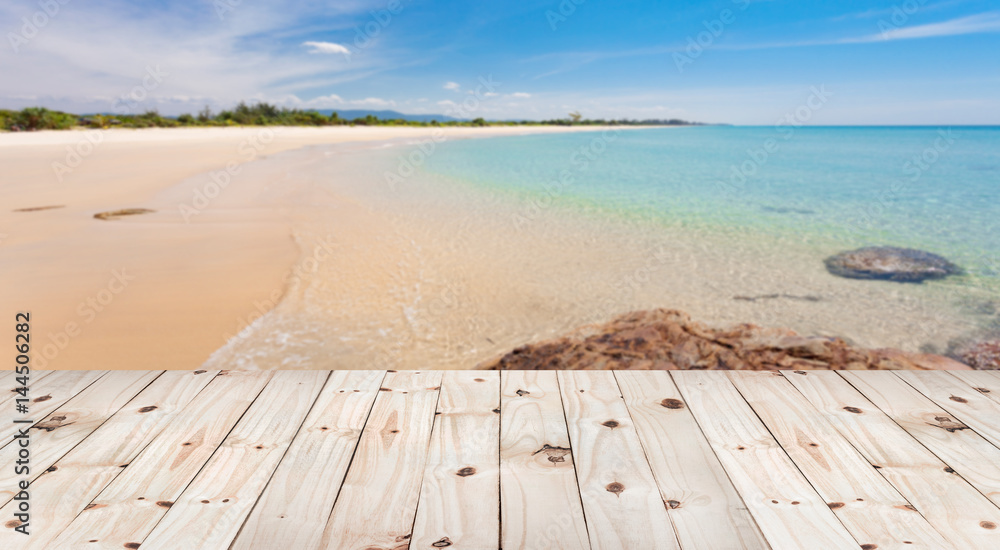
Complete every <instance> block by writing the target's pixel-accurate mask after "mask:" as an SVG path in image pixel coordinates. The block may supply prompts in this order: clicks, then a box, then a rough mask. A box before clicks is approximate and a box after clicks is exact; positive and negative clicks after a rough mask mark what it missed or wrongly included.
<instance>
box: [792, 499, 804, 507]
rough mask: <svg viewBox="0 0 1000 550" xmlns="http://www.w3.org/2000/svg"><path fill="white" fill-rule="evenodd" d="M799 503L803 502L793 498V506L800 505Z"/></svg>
mask: <svg viewBox="0 0 1000 550" xmlns="http://www.w3.org/2000/svg"><path fill="white" fill-rule="evenodd" d="M799 504H802V503H801V502H799V501H797V500H793V501H792V506H798V505H799Z"/></svg>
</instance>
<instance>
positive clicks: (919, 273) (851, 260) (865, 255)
mask: <svg viewBox="0 0 1000 550" xmlns="http://www.w3.org/2000/svg"><path fill="white" fill-rule="evenodd" d="M824 263H826V269H827V271H829V272H830V273H833V274H834V275H837V276H840V277H847V278H849V279H883V280H888V281H896V282H900V283H919V282H923V281H925V280H928V279H941V278H944V277H947V276H949V275H958V274H960V273H961V272H962V270H961V268H959V267H958V266H957V265H955V264H953V263H951V262H949V261H948V260H946V259H944V258H942V257H941V256H938V255H937V254H931V253H930V252H924V251H923V250H915V249H912V248H896V247H894V246H869V247H865V248H859V249H857V250H850V251H848V252H841V253H840V254H835V255H833V256H830V257H829V258H827V259H826V260H825V261H824Z"/></svg>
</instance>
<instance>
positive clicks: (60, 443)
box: [0, 371, 163, 505]
mask: <svg viewBox="0 0 1000 550" xmlns="http://www.w3.org/2000/svg"><path fill="white" fill-rule="evenodd" d="M162 372H163V371H115V372H109V373H108V374H106V375H105V376H103V377H102V378H101V379H100V380H98V381H97V382H95V383H93V384H91V385H90V386H88V387H87V388H85V389H84V390H83V391H81V392H80V393H79V394H77V395H76V397H74V398H73V399H72V400H71V401H69V402H68V403H66V404H65V405H63V406H61V407H59V408H58V409H56V410H55V411H54V412H52V413H51V414H49V415H48V416H47V417H45V419H44V420H42V421H41V422H39V423H38V424H35V426H34V427H32V428H31V429H30V430H28V435H29V437H30V441H31V445H30V449H31V462H30V472H29V474H28V478H29V479H30V480H31V481H34V480H35V479H37V478H38V476H40V475H42V474H43V473H44V472H45V470H46V469H48V468H49V467H50V466H52V465H53V464H55V462H56V461H57V460H59V458H61V457H62V456H63V455H65V454H66V453H67V452H69V451H70V450H71V449H73V447H75V446H76V445H77V444H79V443H80V442H81V441H83V440H84V439H85V438H86V437H87V436H89V435H90V434H92V433H93V432H94V431H95V430H96V429H97V428H99V427H100V426H101V424H103V423H104V422H105V421H106V420H107V419H108V418H110V417H111V416H112V415H113V414H115V413H116V412H118V410H119V409H121V408H122V407H124V406H125V404H126V403H128V402H129V401H130V400H131V399H132V398H133V397H135V396H136V394H138V393H139V392H140V391H142V390H143V388H145V387H146V386H148V385H149V384H150V382H152V381H153V380H155V379H156V377H157V376H159V375H160V374H161V373H162ZM20 450H21V446H20V445H8V446H6V447H4V448H3V449H0V464H11V465H13V464H14V463H15V461H17V458H18V453H19V452H20ZM24 477H25V476H23V475H19V474H17V473H15V471H14V468H13V467H10V468H4V469H2V470H0V505H2V504H6V503H7V502H8V501H10V499H11V498H13V496H14V493H15V492H16V491H15V490H14V489H15V487H16V486H17V484H18V482H19V481H21V480H22V479H24Z"/></svg>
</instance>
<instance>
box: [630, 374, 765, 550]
mask: <svg viewBox="0 0 1000 550" xmlns="http://www.w3.org/2000/svg"><path fill="white" fill-rule="evenodd" d="M615 377H616V378H617V380H618V385H619V387H620V388H621V390H622V395H623V396H624V398H625V404H626V405H627V406H628V410H629V413H631V415H632V422H634V423H635V429H636V431H637V432H638V434H639V440H640V441H641V442H642V447H643V450H644V451H645V454H646V458H647V459H648V460H649V465H650V467H651V468H652V470H653V477H654V478H655V479H656V484H657V486H658V487H659V489H660V496H661V497H662V498H663V501H664V502H666V503H667V513H668V515H669V516H670V519H671V521H672V522H673V524H674V529H675V530H676V531H677V539H678V541H679V542H680V545H681V547H682V548H732V549H737V548H768V544H767V542H766V541H765V540H764V536H763V535H762V534H761V532H760V530H759V529H758V528H757V524H756V523H755V522H754V520H753V517H752V516H751V515H750V512H749V511H747V508H746V505H745V504H744V503H743V499H741V498H740V496H739V494H737V492H736V489H735V488H734V487H733V484H732V482H731V481H730V480H729V476H727V475H726V471H725V470H724V469H723V468H722V464H721V463H720V462H719V459H718V458H717V457H716V456H715V453H714V452H713V451H712V447H711V446H709V444H708V441H707V440H706V439H705V436H704V434H702V433H701V429H700V428H699V427H698V424H697V422H695V419H694V417H693V416H691V411H690V410H689V409H688V408H687V406H686V405H685V404H684V402H683V400H682V399H681V394H680V392H679V391H677V388H676V386H674V383H673V381H672V380H671V379H670V375H669V374H668V373H667V372H665V371H618V372H616V373H615Z"/></svg>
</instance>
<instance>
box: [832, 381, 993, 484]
mask: <svg viewBox="0 0 1000 550" xmlns="http://www.w3.org/2000/svg"><path fill="white" fill-rule="evenodd" d="M842 377H843V378H845V379H846V380H847V381H848V382H850V383H851V385H853V386H854V387H855V388H857V389H858V390H859V391H860V392H861V393H863V394H864V395H865V397H866V398H867V399H868V400H869V401H871V402H872V403H873V404H874V405H875V406H876V407H878V408H879V409H880V410H881V411H882V412H884V413H885V414H886V415H888V416H889V417H890V418H891V419H892V420H893V422H895V423H896V424H897V425H899V426H900V427H901V428H902V429H904V430H905V431H906V432H907V433H908V434H909V435H910V436H912V437H913V438H914V439H916V440H917V441H919V442H920V443H921V445H923V446H924V447H926V448H927V449H929V450H930V451H931V452H932V453H934V454H935V455H936V456H937V457H939V458H940V459H941V460H942V461H943V462H945V463H946V464H947V465H948V467H950V468H951V469H953V470H954V471H955V472H956V473H957V474H958V475H960V476H962V477H963V478H965V479H966V480H967V481H968V482H969V483H971V484H972V485H973V486H974V487H975V488H976V489H978V490H979V491H980V492H981V493H983V494H984V495H986V497H987V498H989V499H990V500H991V501H992V502H993V503H995V504H1000V449H998V448H997V447H996V446H995V445H993V444H991V443H990V442H989V441H987V440H986V439H983V437H982V436H980V435H979V434H978V433H976V432H974V431H972V430H970V429H969V428H968V427H966V425H965V424H964V423H962V422H961V420H959V419H958V418H957V417H956V416H954V415H952V414H951V413H950V412H948V411H946V410H944V409H942V408H941V407H939V406H938V405H937V404H936V403H934V401H932V400H931V399H930V398H929V397H927V396H925V395H924V394H922V393H920V392H919V391H917V390H916V389H914V388H913V387H912V386H910V385H909V384H907V383H906V382H905V381H903V380H902V379H901V378H899V377H898V376H896V375H895V374H894V373H893V372H889V371H882V372H871V373H868V372H866V373H863V375H862V376H857V375H856V373H852V372H844V373H842Z"/></svg>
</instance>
